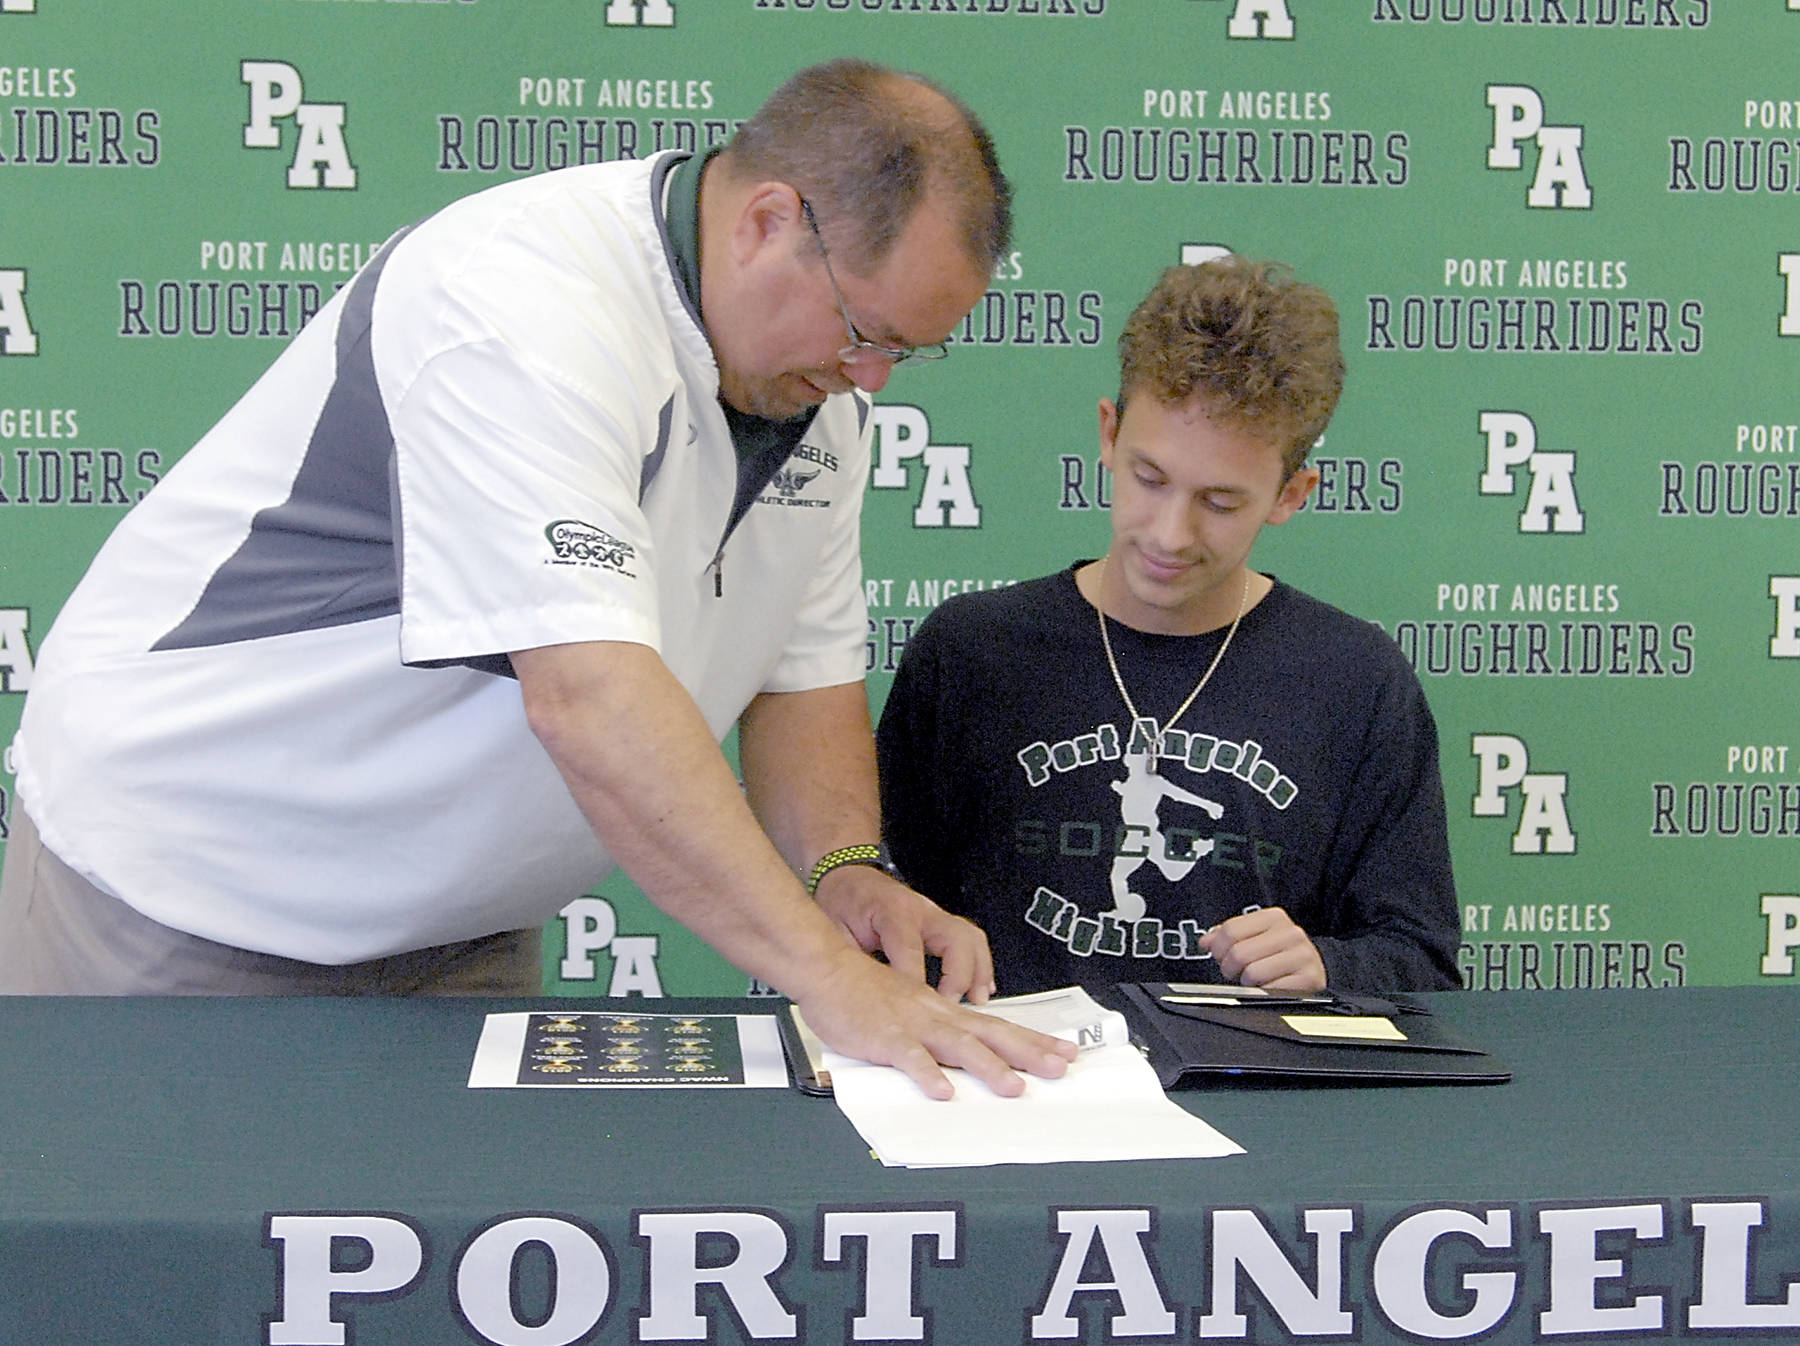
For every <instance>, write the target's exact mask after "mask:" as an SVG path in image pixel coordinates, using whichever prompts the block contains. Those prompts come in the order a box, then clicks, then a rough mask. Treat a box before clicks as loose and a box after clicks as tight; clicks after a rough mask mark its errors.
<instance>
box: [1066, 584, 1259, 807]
mask: <svg viewBox="0 0 1800 1346" xmlns="http://www.w3.org/2000/svg"><path fill="white" fill-rule="evenodd" d="M1105 582H1106V558H1105V557H1104V556H1102V557H1101V558H1100V569H1099V572H1098V574H1097V575H1096V577H1095V582H1094V588H1095V590H1096V592H1099V591H1100V589H1101V586H1102V585H1104V584H1105ZM1249 603H1250V571H1249V569H1248V568H1246V569H1245V571H1244V591H1243V593H1241V594H1240V595H1238V610H1237V616H1235V617H1233V618H1232V619H1231V629H1230V630H1228V631H1227V632H1226V633H1225V639H1224V640H1222V641H1220V642H1219V650H1218V653H1216V654H1214V655H1213V657H1212V662H1211V663H1210V664H1208V665H1207V666H1206V672H1204V673H1202V674H1201V675H1200V681H1199V682H1197V683H1195V684H1194V690H1193V691H1191V692H1189V693H1188V698H1187V700H1186V701H1183V702H1182V703H1181V705H1180V707H1179V708H1178V709H1177V710H1176V711H1175V713H1174V714H1173V715H1171V716H1169V718H1168V720H1167V721H1165V722H1164V723H1163V724H1162V725H1161V726H1160V727H1159V729H1158V733H1159V735H1160V733H1161V731H1162V730H1166V729H1173V728H1174V727H1175V721H1177V720H1179V719H1180V718H1181V717H1182V716H1183V715H1185V714H1186V713H1187V708H1188V707H1189V706H1191V705H1193V704H1194V699H1195V698H1196V697H1198V696H1199V695H1200V692H1201V689H1202V688H1204V687H1205V686H1206V684H1207V681H1208V680H1209V679H1210V678H1211V677H1212V675H1213V670H1214V669H1215V668H1217V667H1218V666H1219V660H1221V659H1223V658H1224V657H1225V651H1226V650H1228V649H1230V648H1231V638H1232V637H1233V636H1235V635H1236V634H1237V629H1238V623H1239V622H1241V621H1243V620H1244V609H1245V608H1246V607H1247V606H1249ZM1094 611H1095V612H1096V613H1097V614H1099V617H1100V644H1101V646H1102V647H1104V648H1105V650H1106V666H1107V667H1108V668H1110V669H1111V670H1112V676H1113V685H1114V686H1115V687H1117V688H1118V689H1119V698H1120V699H1121V700H1122V701H1124V703H1125V709H1126V710H1127V711H1129V712H1130V713H1131V723H1132V725H1133V726H1135V725H1136V724H1137V722H1138V718H1139V717H1138V711H1137V707H1136V706H1134V705H1132V704H1131V693H1130V692H1128V691H1126V690H1125V679H1124V678H1122V677H1120V676H1119V661H1118V660H1117V659H1115V658H1114V657H1113V647H1112V637H1111V636H1109V635H1107V633H1106V609H1105V608H1103V607H1101V606H1100V604H1099V603H1095V604H1094ZM1127 740H1128V741H1129V734H1128V735H1127ZM1149 771H1150V774H1151V775H1153V776H1154V775H1156V774H1157V771H1156V751H1155V748H1154V747H1152V749H1151V752H1150V765H1149Z"/></svg>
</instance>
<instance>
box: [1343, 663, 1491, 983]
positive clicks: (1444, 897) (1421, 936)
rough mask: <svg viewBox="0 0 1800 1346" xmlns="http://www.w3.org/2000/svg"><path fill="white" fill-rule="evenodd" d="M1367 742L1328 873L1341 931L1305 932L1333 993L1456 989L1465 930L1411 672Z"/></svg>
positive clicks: (1429, 721) (1433, 739) (1388, 688)
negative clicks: (1336, 849) (1461, 932)
mask: <svg viewBox="0 0 1800 1346" xmlns="http://www.w3.org/2000/svg"><path fill="white" fill-rule="evenodd" d="M1366 742H1367V744H1368V750H1367V751H1366V753H1365V755H1364V758H1363V761H1362V763H1361V764H1360V766H1359V769H1358V771H1357V773H1356V777H1355V780H1354V781H1353V783H1352V787H1351V791H1350V795H1349V799H1348V803H1347V806H1346V809H1345V818H1344V820H1343V822H1342V824H1341V827H1340V835H1339V840H1338V852H1339V853H1338V855H1336V856H1335V857H1334V859H1333V862H1332V864H1331V867H1330V870H1329V872H1328V874H1327V877H1326V882H1327V883H1328V885H1330V889H1331V891H1333V892H1335V893H1336V894H1338V900H1337V902H1336V904H1335V906H1336V908H1337V910H1338V912H1339V920H1338V921H1337V922H1336V925H1335V931H1336V932H1341V933H1336V932H1333V933H1318V932H1308V933H1309V934H1311V936H1312V939H1313V943H1314V945H1315V946H1316V947H1317V948H1318V950H1319V954H1320V957H1321V958H1322V959H1323V960H1324V963H1325V976H1326V981H1327V983H1328V984H1329V985H1330V986H1332V987H1334V988H1338V989H1342V990H1346V991H1408V990H1410V991H1442V990H1455V989H1457V988H1459V987H1460V986H1461V984H1462V982H1461V978H1460V976H1459V974H1458V972H1457V968H1456V948H1457V944H1458V942H1459V940H1460V929H1461V927H1460V924H1459V922H1460V913H1459V911H1458V908H1457V899H1456V885H1455V880H1454V878H1453V877H1452V874H1451V867H1450V838H1449V832H1448V826H1447V822H1446V819H1445V810H1444V786H1443V779H1442V776H1441V774H1440V771H1439V765H1438V734H1437V724H1436V722H1435V721H1434V720H1433V718H1432V715H1431V709H1430V707H1429V706H1428V705H1427V703H1426V701H1425V694H1424V690H1423V689H1422V688H1421V687H1420V686H1419V685H1418V680H1417V678H1416V677H1415V676H1414V675H1413V674H1412V672H1411V670H1410V669H1399V670H1397V671H1396V673H1395V674H1394V676H1392V677H1390V678H1389V680H1388V681H1387V683H1386V684H1385V686H1384V687H1383V690H1382V694H1381V698H1380V701H1379V704H1378V707H1377V710H1376V715H1375V717H1374V720H1373V722H1372V723H1371V725H1370V726H1369V733H1368V738H1367V740H1366Z"/></svg>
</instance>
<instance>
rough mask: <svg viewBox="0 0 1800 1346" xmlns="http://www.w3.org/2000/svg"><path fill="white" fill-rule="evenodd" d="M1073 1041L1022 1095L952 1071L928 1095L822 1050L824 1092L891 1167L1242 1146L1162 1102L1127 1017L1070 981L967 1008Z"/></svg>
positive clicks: (894, 1076)
mask: <svg viewBox="0 0 1800 1346" xmlns="http://www.w3.org/2000/svg"><path fill="white" fill-rule="evenodd" d="M974 1008H976V1009H979V1010H982V1011H983V1012H985V1013H989V1014H993V1015H996V1016H998V1017H1000V1018H1003V1019H1007V1020H1009V1021H1011V1022H1013V1023H1016V1024H1022V1025H1023V1026H1025V1027H1027V1028H1034V1029H1036V1030H1037V1031H1038V1032H1040V1033H1047V1034H1049V1035H1051V1036H1052V1037H1059V1038H1063V1039H1065V1040H1067V1041H1071V1042H1075V1043H1077V1044H1079V1045H1080V1047H1081V1054H1080V1056H1078V1057H1077V1058H1076V1059H1075V1060H1074V1061H1073V1062H1071V1063H1070V1065H1069V1070H1068V1073H1067V1074H1066V1075H1064V1076H1063V1077H1062V1078H1061V1079H1056V1080H1043V1079H1038V1078H1037V1077H1035V1076H1030V1075H1028V1076H1026V1077H1025V1093H1024V1094H1023V1095H1022V1096H1020V1097H1018V1098H1001V1097H1000V1096H999V1095H997V1094H995V1093H993V1092H992V1091H991V1090H990V1089H989V1088H988V1087H987V1086H986V1085H985V1084H983V1083H982V1082H981V1081H980V1080H978V1079H976V1078H975V1077H974V1076H973V1075H970V1074H969V1073H968V1072H966V1071H962V1070H949V1071H947V1073H948V1074H949V1076H950V1079H951V1082H952V1083H953V1084H955V1086H956V1097H955V1098H953V1099H951V1100H950V1101H949V1102H938V1101H936V1100H934V1099H931V1098H928V1097H926V1095H925V1094H924V1092H923V1091H921V1090H920V1089H919V1087H918V1086H917V1085H916V1084H914V1083H913V1082H912V1081H911V1080H910V1079H908V1078H907V1077H906V1076H905V1075H904V1074H902V1073H901V1072H900V1071H898V1070H896V1069H894V1068H893V1067H892V1066H874V1065H869V1064H868V1063H867V1062H863V1061H856V1060H853V1059H851V1058H850V1057H847V1056H843V1055H840V1054H839V1053H837V1052H833V1051H830V1050H829V1049H828V1050H827V1051H826V1053H825V1064H826V1065H827V1066H828V1068H829V1069H830V1072H831V1085H832V1093H833V1096H834V1097H835V1098H836V1099H837V1103H838V1106H839V1107H840V1108H842V1109H843V1112H844V1115H845V1116H846V1117H848V1118H849V1119H850V1121H851V1123H852V1124H853V1125H854V1126H855V1127H856V1129H857V1131H858V1132H859V1133H860V1134H861V1135H862V1138H863V1139H864V1140H865V1141H867V1142H868V1143H869V1147H870V1149H872V1150H873V1151H874V1152H875V1155H876V1157H877V1158H878V1159H880V1160H881V1162H882V1163H883V1164H886V1165H888V1166H890V1167H906V1168H946V1167H956V1166H972V1165H981V1164H1050V1163H1064V1162H1071V1161H1081V1160H1096V1159H1214V1158H1218V1157H1220V1156H1223V1155H1229V1154H1242V1153H1243V1152H1244V1149H1243V1146H1241V1145H1239V1144H1237V1143H1236V1142H1235V1141H1233V1140H1231V1139H1230V1138H1229V1137H1227V1136H1225V1135H1222V1134H1221V1133H1220V1132H1218V1131H1216V1130H1214V1129H1213V1128H1212V1127H1211V1126H1209V1125H1207V1124H1206V1123H1205V1122H1203V1121H1201V1120H1200V1119H1199V1118H1198V1117H1195V1116H1194V1115H1193V1114H1192V1113H1190V1112H1188V1111H1186V1110H1185V1109H1183V1108H1181V1107H1179V1106H1177V1105H1176V1104H1174V1103H1172V1102H1170V1101H1169V1099H1168V1096H1167V1095H1165V1094H1164V1093H1163V1090H1162V1086H1161V1085H1160V1084H1159V1083H1157V1079H1156V1072H1155V1071H1154V1070H1152V1069H1151V1068H1150V1063H1149V1062H1147V1061H1146V1060H1144V1058H1143V1056H1142V1055H1141V1054H1140V1053H1139V1052H1138V1049H1137V1048H1136V1047H1134V1046H1132V1045H1131V1040H1130V1032H1129V1030H1128V1028H1127V1026H1126V1023H1125V1018H1124V1016H1123V1015H1121V1014H1120V1013H1118V1011H1116V1010H1109V1009H1106V1008H1105V1007H1104V1006H1102V1005H1100V1004H1099V1003H1097V1002H1096V1001H1095V1000H1094V999H1093V997H1092V996H1090V995H1088V993H1087V992H1086V991H1084V990H1082V989H1081V988H1080V987H1069V988H1066V989H1063V990H1058V991H1043V992H1040V993H1038V994H1036V995H1025V996H1010V997H1007V998H1005V999H1001V1000H995V1001H990V1002H989V1003H988V1004H987V1005H982V1006H975V1007H974Z"/></svg>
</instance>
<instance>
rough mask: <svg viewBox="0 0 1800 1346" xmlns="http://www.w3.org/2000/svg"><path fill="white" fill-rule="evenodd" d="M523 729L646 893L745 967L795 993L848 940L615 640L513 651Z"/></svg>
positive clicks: (640, 665) (655, 667) (692, 724)
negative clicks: (812, 900)
mask: <svg viewBox="0 0 1800 1346" xmlns="http://www.w3.org/2000/svg"><path fill="white" fill-rule="evenodd" d="M513 666H514V668H515V670H516V671H517V672H518V675H519V682H520V686H521V689H522V691H523V693H524V697H525V706H526V713H527V716H528V718H529V720H530V723H531V726H532V729H533V731H534V732H535V733H536V734H537V735H538V738H539V739H540V741H542V742H543V744H544V747H545V749H546V751H548V752H549V754H550V756H551V758H552V760H553V761H554V762H555V763H556V765H557V768H558V769H559V770H560V771H561V773H562V775H563V779H564V781H565V782H566V783H567V784H568V787H569V790H570V793H571V794H573V795H574V797H575V800H576V803H577V804H578V805H580V807H581V810H582V812H583V813H584V814H585V815H586V817H587V819H588V821H589V823H590V824H591V825H592V826H593V828H594V831H595V833H596V834H597V835H598V836H599V838H600V840H601V841H602V842H603V843H604V844H605V845H606V847H607V849H608V850H609V851H611V852H612V854H613V857H614V859H616V860H617V861H618V862H619V863H620V864H621V865H623V866H624V868H625V869H626V871H627V872H628V873H629V874H630V875H631V876H632V878H633V880H634V881H635V882H636V883H637V885H638V886H639V887H640V888H641V889H643V891H644V893H645V895H646V896H648V897H649V898H650V900H651V901H653V902H654V903H655V904H656V905H657V906H658V907H660V908H662V909H663V910H664V911H666V912H668V913H669V914H670V915H671V916H673V917H675V919H677V920H679V921H680V922H681V923H682V924H683V925H685V926H687V927H688V928H689V929H691V930H692V931H694V933H695V934H697V935H699V936H700V937H701V938H702V939H704V940H705V941H706V942H707V943H708V944H711V945H712V946H713V947H714V948H716V949H718V951H719V952H720V953H721V954H723V955H724V956H725V957H727V958H729V959H730V960H731V961H732V962H733V963H735V964H736V965H737V966H739V967H740V968H742V969H743V970H744V971H745V972H747V973H749V974H750V975H752V976H754V977H757V978H759V979H761V980H763V981H766V982H768V983H770V984H771V985H773V986H776V987H778V988H779V989H781V990H783V991H784V992H787V993H788V994H790V995H793V996H795V997H796V998H798V997H799V996H801V995H803V994H804V993H805V991H806V989H807V987H808V985H809V984H810V981H811V980H812V979H813V978H814V977H815V976H817V975H821V974H827V973H828V972H829V971H830V969H831V968H832V966H833V965H834V964H836V963H837V962H838V961H839V960H840V959H841V958H843V957H845V956H847V955H848V956H854V949H853V948H852V947H851V945H850V944H849V942H848V941H847V940H845V938H844V936H843V935H842V934H841V933H839V931H838V930H837V929H836V927H834V926H833V925H832V923H831V922H830V921H829V920H828V919H826V917H825V916H823V915H822V914H821V913H820V912H819V911H818V910H817V908H815V907H814V906H813V904H812V903H810V902H808V901H807V900H806V898H805V894H804V892H803V890H802V889H801V887H800V885H799V883H798V882H797V881H796V879H795V878H794V875H793V873H792V872H791V870H790V869H789V867H788V865H786V864H784V863H783V859H782V857H781V856H780V855H778V854H777V853H776V850H775V847H774V846H773V845H771V844H770V840H769V838H768V836H767V835H765V833H764V832H763V830H762V828H760V827H759V826H758V825H757V820H756V818H754V817H753V816H752V814H751V811H750V809H749V808H748V807H747V806H746V804H745V801H744V797H743V795H742V794H741V793H740V792H739V790H738V788H737V782H736V780H735V779H734V778H733V777H732V774H731V769H730V767H729V765H728V764H727V763H726V761H725V759H724V756H723V754H721V753H720V751H719V748H718V745H717V743H715V742H714V741H713V737H712V733H711V731H710V730H709V729H708V727H707V725H706V722H705V719H704V718H703V717H702V716H701V714H700V711H699V708H698V707H697V706H695V705H694V703H693V700H692V698H691V697H689V696H688V694H687V692H686V691H685V690H684V689H683V688H682V687H681V685H680V684H679V683H678V682H676V680H675V678H674V677H673V675H672V674H670V673H669V671H668V669H667V668H666V667H665V666H664V664H663V663H662V660H661V659H660V658H659V657H658V655H657V654H656V652H655V651H654V650H651V649H649V648H648V647H647V646H642V645H635V644H630V643H626V642H597V643H591V644H581V645H560V646H547V647H545V648H543V649H537V650H528V651H521V652H519V653H516V654H514V655H513Z"/></svg>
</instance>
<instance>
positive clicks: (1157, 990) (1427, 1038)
mask: <svg viewBox="0 0 1800 1346" xmlns="http://www.w3.org/2000/svg"><path fill="white" fill-rule="evenodd" d="M1231 994H1232V992H1231V991H1230V990H1229V988H1225V987H1182V986H1175V987H1171V986H1170V985H1169V984H1168V983H1166V982H1126V983H1123V984H1121V985H1119V986H1115V987H1113V988H1111V990H1110V991H1109V992H1108V993H1107V994H1106V995H1105V996H1103V997H1102V999H1103V1000H1106V1001H1108V1002H1110V1003H1111V1004H1112V1006H1113V1007H1114V1008H1116V1009H1118V1010H1121V1011H1122V1012H1123V1013H1124V1015H1125V1018H1126V1021H1127V1022H1128V1023H1129V1024H1130V1026H1131V1030H1132V1036H1133V1038H1134V1039H1135V1040H1136V1041H1137V1043H1138V1045H1139V1046H1140V1047H1141V1048H1142V1049H1143V1051H1144V1054H1145V1055H1146V1056H1147V1057H1148V1058H1149V1061H1150V1064H1151V1065H1152V1066H1153V1067H1154V1068H1155V1070H1156V1074H1157V1078H1158V1079H1160V1080H1161V1081H1162V1086H1163V1088H1165V1089H1173V1088H1177V1087H1179V1086H1180V1085H1183V1084H1198V1083H1200V1082H1202V1081H1207V1080H1215V1081H1217V1080H1226V1079H1230V1078H1233V1077H1244V1076H1249V1077H1253V1078H1262V1079H1291V1080H1295V1081H1333V1080H1335V1081H1342V1082H1344V1083H1347V1084H1374V1083H1383V1082H1388V1083H1396V1084H1503V1083H1505V1082H1506V1081H1507V1080H1510V1079H1511V1078H1512V1072H1511V1071H1510V1070H1509V1069H1507V1067H1506V1065H1505V1064H1504V1063H1503V1062H1501V1061H1499V1060H1498V1059H1496V1058H1495V1057H1494V1056H1492V1055H1490V1054H1489V1053H1488V1052H1486V1051H1483V1050H1482V1049H1481V1048H1480V1047H1478V1046H1476V1045H1475V1044H1474V1043H1472V1042H1470V1041H1469V1040H1468V1039H1467V1038H1465V1037H1464V1036H1463V1035H1462V1034H1460V1033H1459V1032H1457V1031H1456V1029H1454V1028H1453V1027H1451V1026H1450V1025H1449V1024H1447V1023H1445V1022H1444V1021H1443V1020H1442V1019H1441V1018H1439V1017H1438V1016H1437V1015H1435V1014H1433V1013H1432V1012H1431V1011H1430V1010H1429V1009H1428V1008H1427V1007H1425V1006H1424V1005H1422V1004H1420V1003H1419V1002H1418V1001H1416V1000H1411V999H1406V998H1402V997H1398V996H1389V997H1383V998H1377V997H1372V996H1350V995H1343V994H1339V993H1335V992H1331V991H1326V992H1322V993H1320V994H1317V995H1293V996H1287V995H1274V996H1267V997H1254V996H1244V997H1243V998H1242V999H1239V1000H1236V1001H1235V1002H1233V1001H1231V1000H1228V999H1227V998H1226V997H1228V996H1230V995H1231ZM1239 994H1242V993H1241V991H1240V992H1239ZM1290 1015H1302V1016H1318V1017H1321V1018H1324V1017H1327V1016H1343V1017H1344V1018H1345V1019H1346V1021H1347V1022H1352V1023H1353V1022H1357V1021H1366V1020H1376V1019H1379V1020H1383V1021H1385V1022H1387V1023H1389V1024H1391V1025H1392V1026H1393V1029H1394V1030H1397V1031H1398V1033H1399V1034H1400V1035H1401V1040H1398V1041H1394V1040H1370V1039H1368V1038H1357V1037H1326V1036H1316V1035H1312V1034H1309V1033H1306V1032H1303V1031H1301V1030H1299V1029H1296V1028H1295V1027H1294V1026H1292V1025H1291V1024H1290V1023H1289V1022H1288V1017H1289V1016H1290ZM1383 1031H1386V1030H1383Z"/></svg>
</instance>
